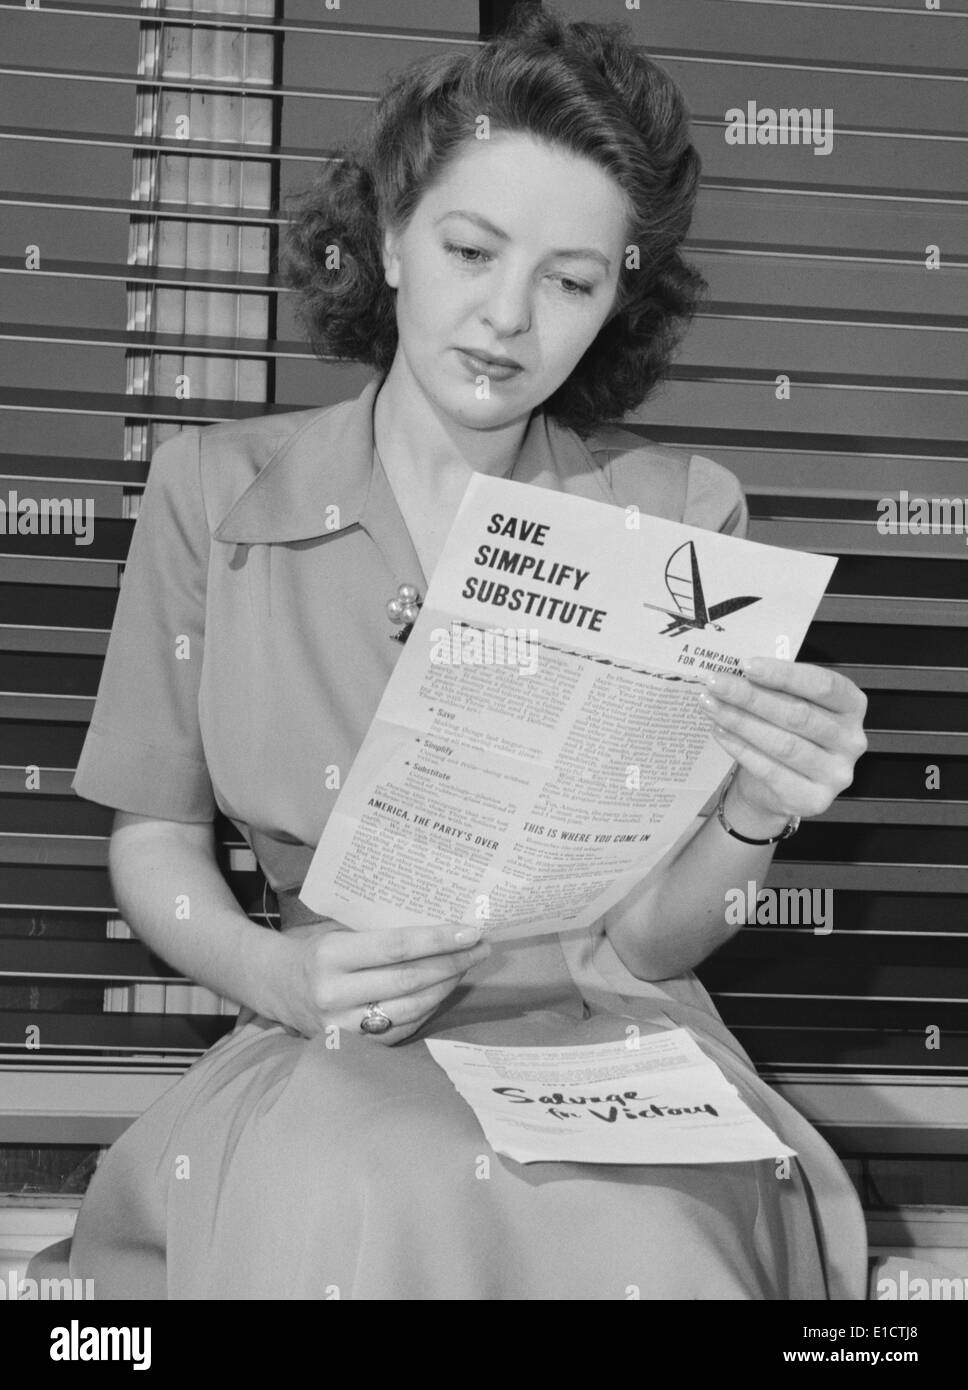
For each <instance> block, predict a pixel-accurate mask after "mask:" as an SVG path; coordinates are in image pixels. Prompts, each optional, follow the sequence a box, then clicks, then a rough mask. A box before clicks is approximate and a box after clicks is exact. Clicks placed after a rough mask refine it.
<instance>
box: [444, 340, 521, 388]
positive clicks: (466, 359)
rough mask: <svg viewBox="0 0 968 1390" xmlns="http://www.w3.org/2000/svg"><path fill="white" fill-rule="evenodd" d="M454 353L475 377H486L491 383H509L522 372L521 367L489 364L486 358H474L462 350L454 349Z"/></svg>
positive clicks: (496, 363) (497, 363) (471, 354)
mask: <svg viewBox="0 0 968 1390" xmlns="http://www.w3.org/2000/svg"><path fill="white" fill-rule="evenodd" d="M454 351H455V352H456V353H457V356H458V357H459V358H460V359H461V361H462V362H463V363H464V365H465V366H466V367H468V368H469V370H470V371H471V372H473V374H474V375H475V376H486V377H489V378H490V379H491V380H492V381H510V379H511V377H513V376H517V374H518V372H523V371H524V368H523V367H505V366H504V365H503V364H502V363H500V362H489V361H488V360H487V358H486V357H475V356H474V355H473V353H470V352H465V351H464V349H463V348H455V349H454Z"/></svg>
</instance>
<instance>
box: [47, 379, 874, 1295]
mask: <svg viewBox="0 0 968 1390" xmlns="http://www.w3.org/2000/svg"><path fill="white" fill-rule="evenodd" d="M379 384H380V382H379V380H378V379H374V380H373V381H371V382H370V383H369V384H368V385H367V386H366V387H365V388H364V390H363V391H362V393H361V394H360V395H359V396H358V397H356V398H355V399H353V400H349V401H344V402H341V403H340V404H339V405H336V406H331V407H326V408H323V409H320V410H313V411H299V412H291V413H288V414H280V415H274V416H265V417H261V418H259V419H254V420H248V421H237V422H231V423H228V424H223V425H217V426H210V427H208V428H205V429H199V428H191V429H187V430H184V431H183V432H182V433H181V434H180V435H179V436H177V437H176V438H174V439H172V440H170V441H167V442H166V443H165V444H163V445H162V446H161V448H160V449H159V450H157V451H156V454H155V458H154V460H153V462H152V466H151V471H150V475H149V481H148V485H147V488H146V492H145V496H144V499H143V504H142V513H141V516H140V518H139V521H138V524H137V526H136V528H135V532H134V536H133V539H132V545H131V551H130V554H129V560H128V565H127V568H126V571H125V577H124V582H123V586H122V591H121V595H120V598H119V603H118V610H117V616H116V619H115V625H114V628H113V630H112V635H111V640H110V644H109V647H108V653H107V658H106V661H105V668H104V674H103V677H102V681H101V686H100V688H99V692H98V700H97V705H96V708H95V712H94V718H93V721H92V724H91V729H90V732H89V734H88V737H87V740H86V742H85V745H84V749H83V752H82V756H81V759H80V763H79V766H78V771H77V775H76V777H75V779H74V788H75V790H76V791H77V792H78V794H79V795H81V796H83V797H86V798H88V799H90V800H93V801H98V802H100V803H102V804H105V805H108V806H113V807H117V808H120V809H122V810H126V811H130V812H134V813H136V814H140V815H147V816H156V817H160V818H165V819H171V820H180V821H196V822H204V821H208V820H210V819H212V817H213V815H214V813H215V809H216V807H218V808H219V809H221V810H222V811H223V812H224V813H225V814H226V815H227V816H228V817H229V818H230V819H231V820H232V821H233V822H234V824H235V825H236V826H237V827H238V829H239V831H240V833H241V834H242V835H243V836H244V837H245V839H246V841H247V842H248V844H249V845H251V847H252V849H253V850H254V852H255V854H256V856H257V858H258V860H259V862H260V864H261V866H262V869H263V871H264V872H265V874H266V877H267V879H268V881H269V883H270V885H271V887H272V888H273V889H274V890H275V891H276V893H277V895H278V899H279V906H280V915H281V925H282V928H283V930H285V929H287V928H289V927H291V926H293V925H295V924H298V923H300V922H304V921H307V920H318V919H316V918H314V917H313V915H312V914H311V913H310V912H309V910H308V909H307V908H306V907H305V905H304V904H303V903H302V902H301V900H300V899H299V897H298V890H299V887H300V885H301V884H302V882H303V878H304V877H305V874H306V871H307V869H308V866H309V862H310V859H311V858H312V853H313V849H314V847H315V845H316V843H317V841H318V839H319V836H320V834H321V832H322V829H323V826H324V824H325V822H326V818H327V816H328V815H329V812H330V810H331V809H332V806H333V803H334V801H335V797H336V795H337V793H336V791H335V790H328V789H327V787H326V780H327V779H326V777H325V773H326V769H327V768H328V767H330V766H332V765H336V766H338V767H339V768H340V770H341V773H342V774H343V776H345V774H346V772H347V771H348V769H349V767H350V765H351V763H352V760H353V758H354V756H355V753H356V751H357V749H358V748H359V746H360V743H361V742H362V739H363V737H364V735H365V733H366V730H367V728H368V726H369V723H370V720H371V719H372V716H373V714H374V712H375V710H376V706H377V704H378V703H379V700H380V697H381V695H382V692H383V689H384V687H385V684H386V681H387V679H388V678H389V676H390V674H391V672H392V670H393V666H394V663H395V661H396V660H397V659H398V657H399V653H400V650H401V649H400V646H399V644H398V643H396V642H394V641H391V640H390V637H391V636H392V634H393V633H394V632H395V631H396V630H397V629H395V628H393V626H392V624H391V623H390V622H389V620H388V618H387V616H386V607H385V605H386V602H387V600H388V599H389V598H391V597H392V596H393V595H394V594H395V593H396V590H397V586H398V585H399V584H401V583H405V582H408V583H414V584H416V585H417V586H418V588H419V589H420V591H421V593H423V592H425V591H426V584H425V580H424V576H423V574H422V572H421V568H420V564H419V561H418V559H417V555H416V553H415V550H414V548H413V544H412V542H411V539H410V535H409V533H408V531H407V528H406V525H405V523H404V521H403V517H402V515H401V513H400V510H399V507H398V506H397V504H396V501H395V499H394V496H393V492H392V489H391V487H390V485H389V482H388V480H387V477H386V475H385V473H384V472H383V469H382V467H381V466H380V464H379V461H378V460H377V459H376V457H375V451H374V448H373V404H374V401H375V398H376V394H377V391H378V389H379ZM514 476H515V478H516V479H518V480H520V481H522V482H528V483H532V484H534V485H536V486H539V487H551V488H557V489H559V490H562V491H567V492H571V493H574V494H576V495H579V496H586V497H591V498H594V499H596V500H598V501H607V502H611V503H613V504H619V505H623V506H624V505H628V504H631V503H635V504H636V505H638V506H639V507H640V509H641V510H642V511H643V512H647V513H652V514H654V515H657V516H663V517H668V518H670V519H672V520H677V521H679V520H681V521H685V522H687V523H689V524H692V525H695V526H702V527H706V528H709V529H713V530H721V531H727V532H731V533H734V534H739V535H742V534H744V533H745V528H746V523H747V511H746V506H745V502H744V500H743V496H742V492H741V489H740V487H739V484H738V483H737V481H736V479H735V478H734V477H733V475H732V474H731V473H729V472H728V471H727V470H726V469H723V468H721V467H720V466H719V465H717V464H715V463H712V462H711V461H709V460H708V459H703V458H700V457H698V456H690V455H689V454H687V453H685V452H683V451H678V450H670V449H659V448H656V447H654V446H651V445H644V444H643V443H642V441H641V439H639V437H638V436H636V435H634V434H632V433H631V432H629V431H627V430H623V429H621V428H609V429H605V430H602V431H599V432H597V433H596V434H595V435H593V436H592V437H591V438H590V439H588V440H587V441H584V442H583V441H581V440H580V439H579V438H578V436H577V435H575V434H574V433H573V432H572V431H571V430H567V429H564V428H563V427H561V426H560V425H558V424H557V423H556V422H555V421H554V420H552V419H551V418H549V417H547V416H546V415H545V414H544V412H543V411H536V412H535V413H534V414H533V416H532V418H531V421H530V422H529V426H528V430H527V433H526V435H525V439H524V443H523V447H522V451H521V454H520V457H519V459H518V463H517V465H516V468H515V475H514ZM186 638H187V639H188V643H189V645H188V647H187V650H188V652H189V657H188V659H181V658H180V659H176V658H175V656H174V655H173V653H174V652H175V651H176V647H177V650H178V651H179V652H181V653H182V654H184V652H185V650H186V647H185V639H186ZM701 824H702V819H701V818H700V819H698V820H697V821H696V823H695V827H694V829H698V828H699V826H700V825H701ZM607 920H608V918H607V914H606V916H605V917H603V918H602V919H601V920H600V921H598V922H597V923H595V924H594V925H593V926H592V927H590V928H581V929H578V930H574V929H571V930H567V931H562V932H560V933H558V934H552V935H549V936H545V937H540V938H537V939H531V940H527V941H512V942H497V943H494V945H493V948H492V954H491V955H490V956H489V957H488V959H487V960H485V961H482V962H481V963H480V964H479V965H477V966H475V967H473V968H472V969H471V970H470V971H469V972H468V973H467V975H465V977H464V979H463V981H462V983H461V985H460V986H459V987H458V988H457V989H456V990H454V991H453V992H452V993H451V995H450V996H448V998H447V999H446V1000H445V1001H444V1004H443V1005H442V1006H441V1008H440V1009H439V1010H438V1011H437V1012H436V1013H435V1014H434V1015H433V1016H432V1017H431V1019H430V1020H429V1021H428V1023H427V1024H426V1025H425V1026H424V1027H423V1029H422V1030H421V1031H420V1032H419V1033H417V1034H415V1035H414V1036H412V1037H411V1038H409V1039H408V1040H407V1041H405V1042H403V1043H400V1044H398V1045H397V1046H395V1047H386V1046H384V1045H383V1044H381V1043H379V1042H377V1041H376V1040H374V1039H372V1038H367V1037H365V1036H363V1035H362V1034H354V1033H353V1032H352V1030H345V1029H344V1030H342V1031H341V1034H340V1046H339V1048H331V1047H327V1045H326V1038H325V1036H324V1035H320V1036H319V1037H317V1038H313V1039H307V1038H304V1037H302V1036H301V1035H299V1034H297V1033H295V1032H293V1031H290V1030H287V1029H286V1028H284V1027H283V1026H282V1025H280V1024H278V1023H275V1022H273V1021H270V1020H267V1019H264V1018H261V1017H258V1016H255V1015H253V1014H252V1012H251V1011H250V1010H248V1009H243V1011H242V1013H241V1014H240V1016H239V1020H238V1023H237V1025H236V1027H235V1028H234V1030H233V1031H232V1032H231V1033H229V1034H228V1035H226V1036H225V1037H223V1038H222V1039H221V1040H220V1041H219V1042H218V1043H217V1044H216V1045H215V1046H214V1047H212V1048H210V1049H209V1051H208V1052H207V1053H206V1054H205V1055H204V1056H203V1057H201V1058H200V1059H199V1060H198V1061H197V1062H196V1063H195V1064H194V1065H193V1066H192V1067H191V1068H190V1069H189V1071H188V1072H187V1074H186V1075H185V1076H184V1077H183V1078H181V1079H180V1080H179V1081H178V1082H177V1083H176V1084H175V1085H174V1086H173V1087H172V1089H171V1090H170V1091H169V1092H167V1093H166V1094H165V1095H164V1096H162V1097H161V1099H159V1100H158V1101H156V1102H155V1104H154V1105H152V1106H151V1107H150V1108H149V1109H148V1110H147V1111H146V1112H145V1113H144V1115H142V1116H141V1117H140V1118H139V1119H138V1120H137V1121H135V1123H134V1124H133V1125H132V1126H131V1127H130V1128H129V1129H128V1130H127V1131H126V1132H125V1133H124V1134H123V1135H122V1136H121V1138H120V1139H119V1140H117V1141H116V1143H115V1144H114V1145H113V1146H112V1148H111V1149H110V1151H109V1152H108V1153H107V1154H106V1155H105V1157H104V1159H103V1160H102V1162H101V1164H100V1166H99V1167H98V1169H97V1172H96V1173H95V1175H94V1178H93V1179H92V1182H91V1184H90V1187H89V1189H88V1192H87V1194H86V1196H85V1199H84V1202H83V1204H82V1207H81V1211H80V1213H79V1216H78V1221H77V1226H76V1231H75V1236H74V1241H73V1246H72V1252H71V1270H70V1272H71V1275H72V1276H74V1277H85V1278H93V1279H94V1281H95V1295H96V1297H97V1298H102V1299H111V1298H119V1299H125V1298H171V1299H232V1298H240V1299H269V1298H286V1299H327V1298H350V1299H380V1300H382V1299H391V1300H398V1299H433V1300H453V1299H514V1300H522V1299H541V1300H545V1299H581V1300H588V1299H629V1298H643V1299H681V1298H686V1299H831V1298H832V1299H863V1298H864V1297H865V1296H866V1285H867V1245H866V1236H865V1228H864V1219H863V1213H862V1210H861V1207H860V1203H859V1201H858V1198H857V1196H856V1194H855V1192H854V1189H853V1186H852V1184H851V1183H850V1180H849V1179H848V1177H847V1175H846V1173H845V1171H844V1169H843V1167H842V1165H841V1164H840V1162H839V1160H838V1159H837V1157H836V1156H835V1155H834V1153H833V1151H832V1150H831V1149H830V1148H829V1146H828V1145H827V1144H826V1142H825V1141H824V1140H823V1139H822V1138H821V1136H820V1135H819V1134H818V1133H817V1132H816V1131H815V1130H814V1129H813V1127H812V1126H811V1125H810V1124H808V1123H807V1121H806V1120H805V1119H803V1117H802V1116H800V1115H799V1114H798V1113H797V1111H796V1110H795V1109H793V1108H792V1107H791V1106H790V1105H789V1104H788V1103H787V1102H786V1101H784V1100H783V1099H782V1098H781V1097H779V1096H778V1095H777V1094H776V1093H775V1092H774V1091H773V1090H772V1089H771V1088H770V1087H769V1086H768V1085H767V1084H766V1083H765V1082H764V1081H762V1080H761V1079H760V1078H759V1077H758V1075H757V1074H756V1071H755V1069H754V1067H753V1065H752V1063H751V1061H750V1059H749V1057H748V1056H747V1055H746V1053H745V1052H744V1051H743V1049H742V1048H741V1047H740V1046H739V1044H738V1043H737V1041H736V1040H735V1038H733V1037H732V1035H731V1034H730V1032H729V1030H728V1029H727V1028H726V1026H725V1025H724V1024H723V1022H722V1020H721V1019H720V1017H719V1015H718V1013H717V1012H716V1009H715V1007H714V1005H713V1003H712V1001H711V999H710V998H709V995H708V994H707V992H706V991H705V989H704V988H703V986H702V985H701V984H700V982H699V981H698V980H697V979H696V978H695V976H694V975H693V974H692V973H688V974H686V975H683V976H681V977H679V978H677V979H673V980H664V981H662V982H660V983H649V982H646V981H643V980H640V979H637V978H636V977H635V976H633V975H632V974H630V972H629V971H628V970H627V969H626V967H625V966H624V965H623V963H622V962H621V960H620V959H619V957H618V956H617V954H616V953H615V951H614V949H613V948H612V946H611V943H610V942H609V940H608V936H607V934H606V925H607ZM644 929H645V928H644ZM630 1022H634V1023H635V1024H637V1025H638V1026H639V1027H640V1028H641V1030H642V1032H643V1033H649V1032H654V1031H657V1030H661V1029H665V1028H670V1027H684V1028H687V1029H688V1030H689V1031H690V1033H691V1034H692V1036H693V1037H694V1038H695V1039H696V1041H697V1042H698V1043H699V1045H700V1046H701V1047H702V1048H703V1050H704V1051H705V1052H706V1053H707V1055H708V1056H710V1057H711V1058H712V1059H713V1060H714V1061H715V1062H716V1063H718V1065H719V1066H720V1067H721V1068H722V1070H723V1071H724V1072H725V1074H726V1076H727V1077H728V1078H729V1079H730V1081H731V1082H732V1083H733V1084H734V1085H735V1086H736V1087H737V1088H738V1089H739V1092H740V1094H741V1095H742V1096H743V1098H744V1099H745V1100H746V1102H747V1103H748V1104H749V1105H750V1107H751V1108H752V1109H753V1110H754V1111H755V1113H756V1114H757V1115H759V1116H760V1117H761V1118H762V1119H763V1120H764V1121H765V1122H766V1123H767V1124H768V1125H769V1126H771V1128H772V1129H773V1130H774V1131H775V1132H776V1133H777V1134H778V1135H780V1136H781V1138H782V1139H784V1140H785V1141H786V1143H787V1144H789V1145H790V1146H791V1147H792V1148H794V1149H795V1150H796V1151H797V1153H798V1155H799V1158H798V1160H795V1161H794V1162H793V1163H792V1165H790V1166H789V1169H788V1171H787V1175H786V1176H784V1175H783V1174H784V1171H786V1170H785V1169H784V1165H782V1164H777V1163H774V1162H773V1161H772V1160H769V1161H761V1162H758V1163H732V1164H716V1165H708V1166H707V1165H701V1164H697V1165H677V1166H640V1165H617V1164H616V1165H595V1164H578V1163H556V1162H546V1163H533V1164H526V1165H522V1164H518V1163H516V1162H514V1161H512V1160H510V1159H507V1158H504V1157H501V1156H499V1155H496V1154H494V1153H493V1151H491V1149H490V1148H489V1146H488V1144H487V1142H486V1140H485V1139H484V1136H483V1133H482V1131H481V1129H480V1126H479V1124H478V1121H477V1119H476V1117H475V1115H474V1112H473V1111H472V1110H471V1108H470V1107H469V1106H468V1105H467V1103H466V1102H465V1101H464V1100H463V1099H462V1098H461V1097H460V1096H459V1095H458V1093H457V1092H456V1090H455V1089H454V1087H453V1085H452V1083H451V1082H450V1080H449V1078H448V1077H447V1075H446V1073H445V1072H443V1070H442V1069H441V1068H440V1067H438V1065H437V1064H436V1062H434V1060H433V1058H432V1056H431V1054H430V1052H429V1049H428V1048H427V1047H426V1046H425V1045H424V1042H423V1039H424V1038H425V1037H430V1036H435V1035H439V1036H442V1037H452V1038H461V1039H464V1040H467V1041H472V1042H500V1043H503V1044H507V1045H538V1044H542V1045H544V1044H558V1045H571V1044H577V1043H592V1042H603V1041H607V1040H612V1039H616V1038H623V1037H625V1036H626V1033H625V1029H626V1027H627V1026H628V1024H629V1023H630ZM186 1160H187V1164H186ZM186 1172H187V1174H188V1176H185V1174H186Z"/></svg>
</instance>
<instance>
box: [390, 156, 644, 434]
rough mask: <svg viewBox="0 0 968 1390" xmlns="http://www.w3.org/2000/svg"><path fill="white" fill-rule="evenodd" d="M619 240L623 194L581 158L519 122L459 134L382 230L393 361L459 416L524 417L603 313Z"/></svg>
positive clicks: (611, 294)
mask: <svg viewBox="0 0 968 1390" xmlns="http://www.w3.org/2000/svg"><path fill="white" fill-rule="evenodd" d="M625 242H626V202H625V198H624V195H623V193H622V191H621V189H620V188H619V187H618V185H617V184H616V183H614V182H613V180H612V179H611V178H610V177H609V176H608V175H607V174H606V173H605V172H604V171H603V170H602V169H600V168H599V167H598V166H597V165H596V164H593V163H592V162H591V161H590V160H587V159H584V158H582V157H581V156H578V155H574V154H572V153H570V152H568V151H565V150H563V149H560V148H558V147H552V146H549V145H545V144H541V143H539V142H538V141H536V140H534V139H533V138H532V137H531V136H528V135H520V134H509V133H506V132H500V133H497V134H495V135H493V136H492V137H491V138H490V139H488V140H475V139H472V140H470V141H469V142H468V144H467V146H466V147H465V150H464V152H463V153H462V154H461V155H460V156H459V157H458V158H457V159H455V160H454V161H452V163H451V164H450V166H449V167H448V169H447V171H446V172H445V174H444V175H443V176H442V177H441V178H440V180H439V181H438V182H437V183H436V184H435V185H434V187H432V188H431V189H429V190H428V191H427V192H426V193H425V194H424V196H423V198H422V199H421V200H420V202H419V204H418V205H417V208H416V210H415V212H414V214H413V217H412V218H411V220H410V223H409V225H408V227H407V228H406V230H405V231H404V232H403V233H401V234H394V233H392V232H389V231H388V232H387V233H386V235H385V236H384V257H383V262H384V267H385V271H386V280H387V284H388V285H390V286H392V287H393V288H394V289H395V290H396V291H397V296H396V306H397V329H398V334H399V344H398V347H397V354H396V357H395V359H394V363H393V370H403V371H404V372H405V374H406V375H408V376H409V377H410V378H411V379H412V381H413V382H414V383H415V384H416V385H417V386H418V388H419V389H420V390H421V391H422V392H423V393H424V395H425V396H427V397H428V398H429V399H430V400H431V401H432V402H433V403H434V405H435V406H436V407H437V409H438V410H440V411H442V412H443V413H444V414H446V415H449V416H450V417H452V418H453V419H455V420H458V421H459V422H460V423H461V424H464V425H469V426H471V427H475V426H479V427H481V428H493V427H495V426H500V425H502V424H506V423H509V422H511V421H512V420H515V419H518V418H520V417H521V416H522V415H524V416H527V415H528V414H530V412H531V410H533V409H534V407H535V406H538V405H540V404H541V403H542V402H543V401H545V400H547V398H548V397H549V396H550V395H551V394H552V393H553V392H554V391H555V390H557V388H558V387H559V386H560V385H561V383H562V382H563V381H564V380H565V379H566V378H567V377H568V376H569V374H570V373H571V371H572V370H573V368H574V367H575V365H576V364H577V363H578V361H579V359H580V358H581V356H582V354H583V353H584V352H585V350H586V349H587V348H588V347H589V345H590V344H591V343H592V341H593V340H594V338H595V336H596V334H597V333H598V331H599V329H600V328H601V327H602V325H603V324H604V323H605V321H606V319H607V318H608V317H609V315H610V313H611V310H612V305H613V303H614V299H615V291H616V288H617V285H618V279H619V272H620V269H621V265H622V259H623V257H624V255H625ZM461 349H463V350H464V352H462V351H461ZM466 351H470V352H471V353H472V354H473V353H479V354H484V355H485V356H489V357H491V358H494V357H501V358H510V359H512V360H513V361H514V362H515V363H517V364H518V366H517V367H516V368H515V369H510V370H509V369H507V368H502V367H499V366H496V365H494V364H493V363H489V362H486V361H484V362H482V361H474V360H469V359H468V357H467V356H465V352H466ZM482 378H484V382H482Z"/></svg>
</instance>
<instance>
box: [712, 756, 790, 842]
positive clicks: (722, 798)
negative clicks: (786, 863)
mask: <svg viewBox="0 0 968 1390" xmlns="http://www.w3.org/2000/svg"><path fill="white" fill-rule="evenodd" d="M737 771H738V765H737V767H734V768H733V771H732V774H731V775H730V777H729V778H728V779H727V780H726V782H725V784H724V786H723V789H722V791H721V792H720V793H719V803H718V805H717V806H716V818H717V819H718V821H719V823H720V825H721V826H722V827H723V829H724V830H725V831H726V833H727V835H732V837H733V839H734V840H742V841H743V844H744V845H775V844H776V843H777V842H778V841H780V840H788V839H789V838H790V836H791V835H794V834H796V832H797V831H798V830H799V829H800V817H799V816H793V817H792V819H791V820H788V821H787V823H786V825H785V826H784V827H783V829H782V830H781V831H780V832H779V834H777V835H771V836H770V837H769V839H767V840H754V839H752V838H751V837H750V836H749V835H741V834H740V832H739V831H738V830H734V829H733V827H732V826H731V825H730V823H729V821H728V820H727V819H726V793H727V792H728V791H729V789H730V787H731V786H732V785H733V778H734V777H735V776H736V773H737Z"/></svg>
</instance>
